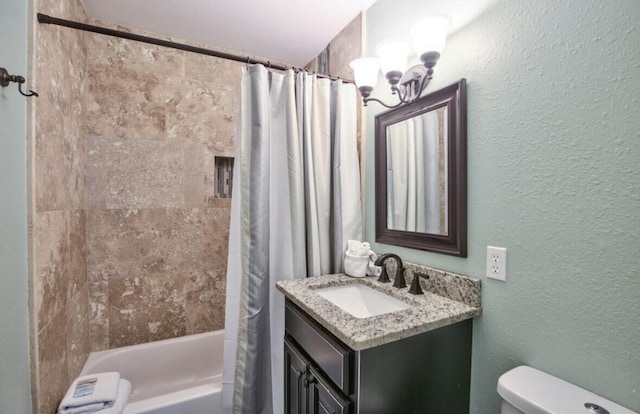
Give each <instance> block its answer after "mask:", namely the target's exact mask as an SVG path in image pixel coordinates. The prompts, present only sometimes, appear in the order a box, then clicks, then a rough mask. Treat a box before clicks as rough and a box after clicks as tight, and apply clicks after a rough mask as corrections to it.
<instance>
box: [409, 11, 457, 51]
mask: <svg viewBox="0 0 640 414" xmlns="http://www.w3.org/2000/svg"><path fill="white" fill-rule="evenodd" d="M449 24H450V21H449V18H448V17H446V16H430V17H427V18H426V19H423V20H420V21H419V22H418V23H416V24H415V25H413V27H412V28H411V35H412V36H413V45H414V47H415V52H416V55H418V57H420V56H422V55H423V54H424V53H427V52H438V53H440V54H442V51H443V50H444V45H445V42H446V40H447V30H449Z"/></svg>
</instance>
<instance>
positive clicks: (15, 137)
mask: <svg viewBox="0 0 640 414" xmlns="http://www.w3.org/2000/svg"><path fill="white" fill-rule="evenodd" d="M28 4H29V3H28V2H25V1H24V0H8V1H4V0H3V3H2V13H0V39H2V41H3V46H2V47H0V66H2V67H4V68H6V69H7V70H8V71H9V72H10V73H11V74H19V75H23V76H25V77H27V82H28V83H29V84H30V81H31V79H29V77H28V76H27V75H28V73H27V35H28V29H27V28H28V26H27V16H28V10H27V7H28ZM0 125H1V127H0V350H1V351H0V407H2V408H1V410H2V411H3V412H7V413H29V412H31V393H30V390H31V384H30V381H29V329H28V326H29V323H28V292H27V179H26V169H27V155H26V153H27V149H26V144H25V142H26V136H27V131H26V127H27V100H26V99H25V98H24V97H23V96H22V95H20V94H19V93H18V88H17V86H16V84H11V85H10V87H7V88H0Z"/></svg>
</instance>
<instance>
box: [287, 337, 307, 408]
mask: <svg viewBox="0 0 640 414" xmlns="http://www.w3.org/2000/svg"><path fill="white" fill-rule="evenodd" d="M306 371H307V362H306V361H305V359H304V358H303V357H302V356H301V355H300V354H299V353H298V352H297V351H296V350H295V346H294V345H292V344H291V343H290V342H289V341H288V340H287V339H285V340H284V409H285V414H306V413H307V388H306V385H305V382H304V381H305V379H306Z"/></svg>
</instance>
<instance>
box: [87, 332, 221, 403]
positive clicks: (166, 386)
mask: <svg viewBox="0 0 640 414" xmlns="http://www.w3.org/2000/svg"><path fill="white" fill-rule="evenodd" d="M223 343H224V330H220V331H214V332H206V333H202V334H197V335H190V336H184V337H181V338H175V339H167V340H164V341H157V342H151V343H148V344H140V345H133V346H126V347H122V348H115V349H109V350H107V351H100V352H92V353H91V354H90V355H89V358H88V359H87V362H86V363H85V365H84V368H83V369H82V373H81V375H87V374H95V373H98V372H105V371H117V372H119V373H120V375H121V376H122V378H125V379H128V380H129V381H131V384H132V385H133V391H132V393H131V397H130V398H129V403H128V404H127V405H126V407H125V409H124V412H123V414H143V413H144V414H220V413H221V411H222V409H221V407H220V404H221V403H220V392H221V387H222V346H223Z"/></svg>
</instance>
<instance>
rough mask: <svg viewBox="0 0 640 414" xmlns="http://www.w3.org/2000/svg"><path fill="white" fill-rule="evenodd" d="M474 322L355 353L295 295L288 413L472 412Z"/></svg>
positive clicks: (288, 340)
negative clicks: (324, 325) (297, 303)
mask: <svg viewBox="0 0 640 414" xmlns="http://www.w3.org/2000/svg"><path fill="white" fill-rule="evenodd" d="M471 329H472V320H471V319H468V320H465V321H462V322H457V323H454V324H451V325H448V326H445V327H442V328H438V329H435V330H432V331H429V332H425V333H421V334H417V335H414V336H411V337H408V338H405V339H401V340H398V341H394V342H389V343H386V344H383V345H380V346H376V347H373V348H368V349H364V350H360V351H354V350H353V349H351V348H349V347H348V346H346V345H345V344H344V343H343V342H341V341H340V340H339V339H338V338H336V337H335V336H334V335H333V334H331V333H330V332H329V331H327V330H326V329H325V328H324V327H322V326H321V325H320V324H319V323H318V322H316V321H315V320H314V319H313V318H311V317H310V316H309V315H308V314H306V313H305V312H304V311H303V310H302V309H300V308H299V307H298V306H296V305H295V304H294V303H293V302H291V301H290V300H289V299H287V301H286V308H285V338H284V350H285V378H284V381H285V413H286V414H307V413H312V414H320V413H327V414H329V413H335V414H400V413H402V414H410V413H420V414H445V413H446V414H468V413H469V388H470V379H471V334H472V331H471Z"/></svg>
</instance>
